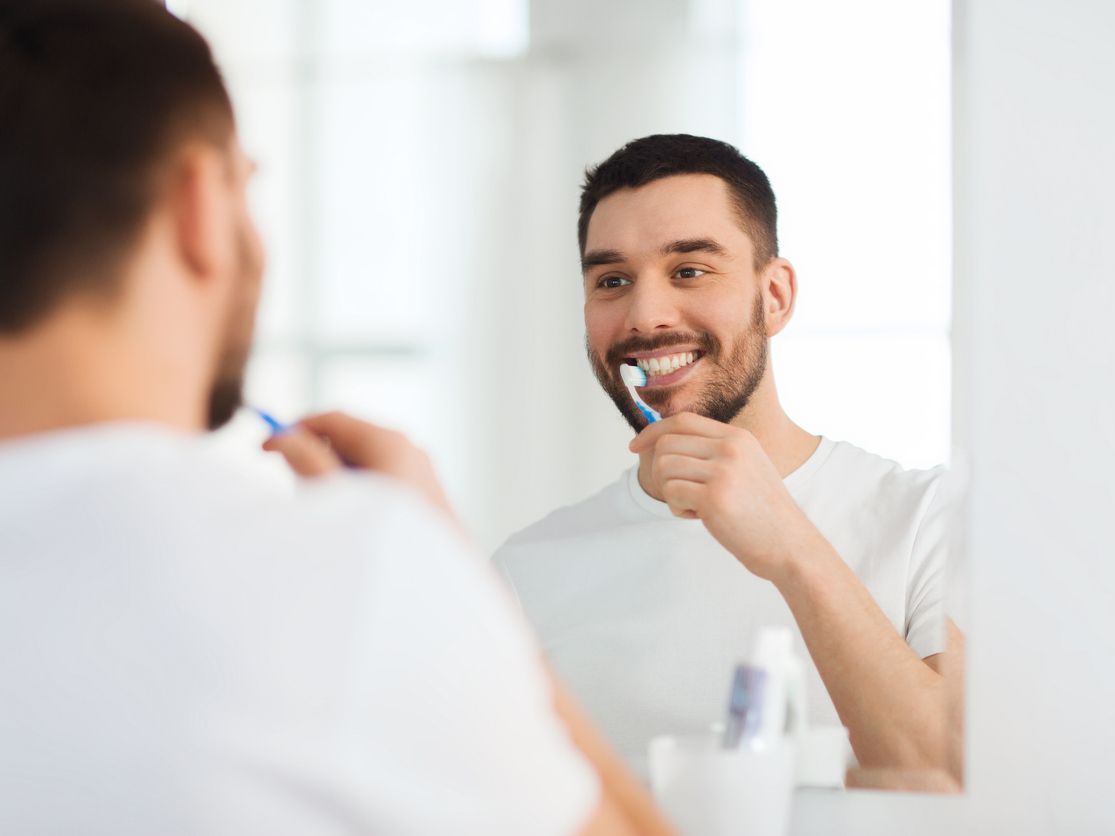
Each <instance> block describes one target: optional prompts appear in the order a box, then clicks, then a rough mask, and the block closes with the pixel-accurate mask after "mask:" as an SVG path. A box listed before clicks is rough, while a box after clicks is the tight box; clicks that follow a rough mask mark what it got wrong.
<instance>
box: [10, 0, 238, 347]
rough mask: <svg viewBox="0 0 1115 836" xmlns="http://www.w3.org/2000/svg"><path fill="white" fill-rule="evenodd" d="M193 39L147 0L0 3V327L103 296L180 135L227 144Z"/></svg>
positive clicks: (218, 95)
mask: <svg viewBox="0 0 1115 836" xmlns="http://www.w3.org/2000/svg"><path fill="white" fill-rule="evenodd" d="M233 128H234V125H233V118H232V105H231V102H230V100H229V96H228V93H227V91H226V90H225V86H224V83H223V81H222V80H221V75H220V72H219V71H218V70H217V67H216V66H215V64H214V62H213V58H212V55H211V54H210V51H209V47H208V45H207V44H206V42H205V40H204V39H203V38H202V37H201V35H199V34H198V33H197V32H196V31H195V30H194V29H193V28H191V27H190V26H189V25H187V24H186V23H184V22H182V21H180V20H178V19H177V18H175V17H174V16H173V15H171V14H170V13H169V12H168V11H166V9H165V8H163V6H162V4H161V3H155V2H152V0H0V334H15V333H19V332H20V331H22V330H24V329H26V328H29V327H30V326H32V325H34V324H36V323H37V322H39V321H40V320H41V319H42V318H43V317H45V316H46V315H47V314H48V313H49V312H50V311H51V310H53V309H54V308H55V306H56V305H57V304H58V303H59V302H61V301H62V300H63V299H64V298H65V297H67V296H70V295H73V294H75V293H84V294H89V295H98V296H110V295H111V294H112V292H113V291H114V290H116V289H117V288H116V285H117V284H118V283H117V282H116V281H114V279H115V275H114V274H115V273H118V272H119V267H120V265H121V263H122V261H123V259H124V257H126V255H127V253H128V250H129V248H130V247H131V246H133V245H134V243H135V241H136V240H137V238H138V236H139V234H140V232H141V230H142V227H143V223H144V221H145V220H146V219H147V217H148V216H149V215H150V212H151V210H152V208H153V207H154V204H155V201H156V199H157V196H158V192H159V185H160V183H161V179H162V178H161V175H162V174H163V173H164V172H165V171H167V170H168V168H167V164H168V163H169V162H170V160H171V159H172V155H173V153H174V152H175V151H176V150H177V149H178V148H179V147H181V144H182V143H184V142H186V141H188V140H193V139H200V140H204V141H208V142H212V143H213V144H215V145H217V146H219V147H222V148H226V147H227V146H228V143H229V141H230V139H231V137H232V131H233Z"/></svg>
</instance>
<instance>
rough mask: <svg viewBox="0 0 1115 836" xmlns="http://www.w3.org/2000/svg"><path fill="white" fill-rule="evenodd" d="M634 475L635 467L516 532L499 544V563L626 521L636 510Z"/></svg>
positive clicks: (495, 556) (604, 529)
mask: <svg viewBox="0 0 1115 836" xmlns="http://www.w3.org/2000/svg"><path fill="white" fill-rule="evenodd" d="M630 478H631V470H625V471H624V472H623V473H622V474H620V476H619V477H618V478H617V479H615V480H613V481H611V482H609V483H608V484H607V485H605V486H604V487H602V488H601V489H600V490H598V491H596V492H595V493H593V494H592V495H590V496H587V497H585V498H584V499H582V500H580V501H579V502H575V503H573V504H571V505H564V506H561V507H559V508H555V509H554V510H553V511H551V512H550V513H548V514H546V516H544V517H542V518H541V519H539V520H537V521H535V522H533V523H531V524H530V525H528V526H526V527H525V528H523V529H520V530H519V531H517V532H515V533H514V534H512V535H511V536H510V537H509V538H508V539H507V541H506V542H505V543H504V544H503V545H502V546H500V547H499V549H498V550H497V551H496V553H495V555H494V558H493V559H494V560H495V561H496V563H497V564H504V563H506V562H507V561H508V560H510V559H511V558H512V557H514V556H518V555H522V554H526V553H529V552H530V551H531V550H532V549H533V548H535V547H540V546H544V545H548V544H551V543H555V542H558V541H568V540H575V539H577V538H580V537H585V536H591V535H593V534H598V533H601V532H605V531H608V530H610V529H613V528H615V527H616V526H617V525H620V524H623V523H624V522H625V521H628V518H629V517H630V516H631V515H632V513H633V512H634V511H635V510H636V509H635V506H634V503H633V502H632V501H631V498H630V489H629V487H628V482H629V480H630Z"/></svg>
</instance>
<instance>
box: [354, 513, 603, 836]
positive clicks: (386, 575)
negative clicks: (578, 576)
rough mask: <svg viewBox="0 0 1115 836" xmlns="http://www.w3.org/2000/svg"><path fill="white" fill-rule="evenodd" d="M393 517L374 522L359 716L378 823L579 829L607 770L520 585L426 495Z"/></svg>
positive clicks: (358, 750) (359, 752) (407, 828)
mask: <svg viewBox="0 0 1115 836" xmlns="http://www.w3.org/2000/svg"><path fill="white" fill-rule="evenodd" d="M404 500H405V501H404ZM381 510H383V509H381ZM387 516H389V518H390V521H391V522H390V526H389V529H388V530H386V531H384V530H382V529H381V530H376V531H369V542H368V543H367V549H368V551H369V553H370V554H371V558H370V571H369V573H368V579H367V585H368V589H367V591H366V601H367V609H366V612H365V613H364V615H363V625H362V630H363V636H362V638H361V641H360V642H359V647H360V652H359V656H360V658H358V659H356V660H354V664H356V665H358V666H359V670H360V674H359V678H360V679H361V680H362V681H361V684H360V686H359V687H357V688H356V689H355V691H356V693H357V694H358V695H359V697H358V698H357V701H356V703H355V704H354V706H353V708H352V712H351V713H352V716H353V724H354V726H355V728H356V729H357V730H358V736H359V744H358V745H356V746H354V747H353V751H354V755H353V757H354V758H355V759H356V760H358V761H359V767H358V773H359V774H360V775H361V776H363V777H364V780H362V781H361V783H363V784H364V786H366V787H367V796H366V797H365V799H364V801H365V803H366V804H367V807H366V808H365V809H368V810H374V820H375V821H376V822H377V825H378V827H377V832H383V833H392V834H408V833H423V834H435V833H446V834H450V833H451V834H485V836H493V835H494V834H509V836H511V834H514V835H515V836H519V835H520V834H524V833H530V834H536V836H548V834H554V836H559V834H560V835H561V836H566V834H572V833H575V832H578V831H579V830H580V829H581V828H582V827H583V826H584V825H585V824H586V823H587V821H588V818H589V816H590V814H591V813H592V811H593V809H594V808H595V807H596V805H597V803H598V798H599V786H598V781H597V778H596V774H595V772H594V771H593V769H592V768H591V766H590V765H589V764H588V763H587V762H586V761H585V759H584V758H583V757H582V755H581V753H580V752H579V751H578V750H577V749H576V748H575V746H574V745H573V743H572V741H571V740H570V738H569V736H568V733H567V731H566V729H565V727H564V725H563V724H562V723H561V722H560V720H559V719H558V717H557V716H556V714H555V713H554V710H553V701H552V695H551V692H550V688H549V683H548V681H547V678H546V676H545V673H544V669H543V667H542V662H541V656H540V653H539V651H538V649H537V647H536V645H535V643H534V641H533V639H532V637H531V635H530V633H529V630H528V628H527V626H526V623H525V621H524V620H523V618H522V616H521V614H520V613H519V612H518V611H517V608H516V607H515V604H514V603H513V602H512V600H511V598H510V595H509V594H508V591H507V590H506V589H504V588H503V585H502V584H501V583H500V582H499V580H498V578H497V577H496V575H495V573H494V572H493V571H492V569H491V567H490V566H489V565H488V563H487V561H483V560H481V559H480V558H479V556H477V555H475V554H472V553H470V552H469V551H468V550H467V549H466V548H464V546H463V545H462V543H461V541H460V538H459V537H458V536H457V535H456V533H455V532H453V531H452V530H450V528H449V527H448V525H447V524H445V523H444V522H443V521H442V520H441V518H440V517H439V516H438V515H437V514H436V513H435V512H434V511H432V510H430V509H427V508H426V507H425V506H424V505H423V504H421V503H420V502H417V501H414V500H411V499H410V498H409V497H403V498H402V500H400V501H399V502H398V503H397V507H392V508H391V509H390V513H389V515H387V514H384V515H382V517H387Z"/></svg>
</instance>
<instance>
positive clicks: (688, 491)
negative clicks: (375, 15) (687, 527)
mask: <svg viewBox="0 0 1115 836" xmlns="http://www.w3.org/2000/svg"><path fill="white" fill-rule="evenodd" d="M630 449H631V452H633V453H639V454H640V455H643V456H644V464H649V467H641V468H640V476H641V477H643V478H645V479H649V482H650V484H648V485H644V487H645V488H647V489H648V490H649V491H650V492H651V493H656V494H658V495H659V496H661V497H662V498H663V499H664V500H665V501H666V503H667V504H668V505H669V506H670V510H671V511H673V512H674V514H676V515H677V516H679V517H685V518H687V519H699V520H701V522H703V523H704V524H705V527H706V528H708V530H709V532H710V533H711V534H712V536H713V537H715V538H716V539H717V540H718V541H719V542H720V544H721V545H722V546H724V548H726V549H727V550H728V551H730V552H731V553H732V554H733V555H735V557H736V558H737V559H738V560H739V561H740V562H741V563H743V565H744V566H746V567H747V568H748V569H749V570H751V572H753V573H754V574H756V575H758V576H759V577H761V578H765V579H767V580H770V581H774V582H775V583H776V584H778V583H779V582H780V581H781V580H782V579H783V578H784V576H785V575H786V573H787V572H788V570H789V569H790V561H791V560H792V559H793V556H794V555H795V554H797V553H798V552H799V551H801V550H802V549H801V547H802V546H803V545H808V546H812V545H814V543H815V541H816V540H817V538H819V537H821V535H820V533H819V532H818V531H817V530H816V528H815V527H814V526H813V524H812V523H811V522H810V521H809V519H808V518H807V517H806V516H805V514H804V513H803V512H802V511H801V509H800V508H798V506H797V503H795V502H794V500H793V498H792V497H791V496H790V494H789V492H788V491H787V490H786V487H785V485H783V484H782V478H781V476H779V474H778V471H777V470H776V469H775V467H774V464H773V463H772V462H771V460H770V459H769V458H768V457H767V454H766V453H765V452H764V451H763V448H762V447H761V446H760V444H759V442H758V441H757V440H756V439H755V436H753V435H752V434H751V433H749V432H748V431H747V430H744V429H740V428H739V427H733V426H731V425H729V424H722V423H720V422H719V421H714V420H712V419H711V418H704V417H702V416H700V415H694V414H693V413H688V412H683V413H679V414H677V415H672V416H670V417H669V418H665V419H663V420H662V421H658V422H656V423H654V424H651V425H650V426H648V427H647V428H646V429H644V430H643V431H642V432H641V433H639V435H638V436H636V438H635V439H634V440H633V441H632V442H631V445H630Z"/></svg>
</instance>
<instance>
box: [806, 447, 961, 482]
mask: <svg viewBox="0 0 1115 836" xmlns="http://www.w3.org/2000/svg"><path fill="white" fill-rule="evenodd" d="M820 472H822V473H824V474H826V476H828V477H830V478H839V479H842V480H845V481H849V480H851V481H855V482H862V483H863V485H865V486H870V485H877V486H881V487H884V488H888V489H911V490H925V489H926V488H928V487H931V486H932V485H933V484H935V483H936V482H939V481H940V480H941V479H942V478H943V477H944V475H945V473H946V468H945V466H944V465H937V466H935V467H930V468H913V467H906V466H905V465H902V464H900V463H899V462H897V461H895V460H894V459H889V458H887V457H886V456H881V455H879V454H878V453H872V452H870V451H869V450H864V449H863V448H862V447H858V446H856V445H855V444H852V443H851V442H848V441H834V442H833V444H832V451H831V453H830V454H829V457H828V459H827V461H826V462H825V464H824V467H823V468H822V469H821V471H820Z"/></svg>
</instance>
